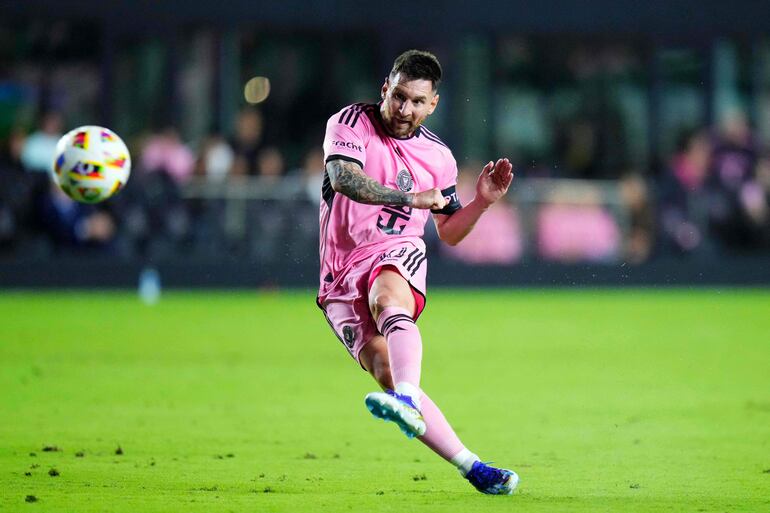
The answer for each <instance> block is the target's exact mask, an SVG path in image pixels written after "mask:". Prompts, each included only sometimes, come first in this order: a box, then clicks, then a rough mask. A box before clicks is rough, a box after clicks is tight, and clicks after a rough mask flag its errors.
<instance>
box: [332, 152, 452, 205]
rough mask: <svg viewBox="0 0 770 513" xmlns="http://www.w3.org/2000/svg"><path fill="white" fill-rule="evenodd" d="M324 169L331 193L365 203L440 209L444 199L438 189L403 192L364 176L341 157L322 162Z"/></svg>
mask: <svg viewBox="0 0 770 513" xmlns="http://www.w3.org/2000/svg"><path fill="white" fill-rule="evenodd" d="M326 172H327V173H329V181H330V182H331V185H332V189H334V191H335V192H339V193H340V194H344V195H345V196H347V197H348V198H350V199H352V200H353V201H357V202H358V203H365V204H367V205H398V206H407V207H412V208H424V209H428V208H429V209H433V210H440V209H442V208H444V205H445V204H446V200H445V199H444V196H443V195H442V194H441V191H439V190H438V189H431V190H428V191H423V192H418V193H411V192H403V191H399V190H396V189H391V188H390V187H385V186H384V185H382V184H381V183H379V182H378V181H376V180H373V179H372V178H370V177H368V176H366V174H365V173H364V170H363V169H361V166H359V165H358V164H356V163H355V162H349V161H347V160H343V159H335V160H330V161H329V162H327V163H326Z"/></svg>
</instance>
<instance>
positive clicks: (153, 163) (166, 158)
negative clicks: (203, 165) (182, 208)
mask: <svg viewBox="0 0 770 513" xmlns="http://www.w3.org/2000/svg"><path fill="white" fill-rule="evenodd" d="M140 162H141V166H142V169H144V170H145V171H146V172H149V173H158V172H160V173H165V174H167V175H168V176H170V177H171V178H173V179H174V181H175V182H176V183H177V184H182V183H185V182H187V181H188V180H189V179H190V177H191V176H192V174H193V171H194V168H195V157H194V155H193V152H192V151H191V150H190V149H189V148H188V147H187V146H185V145H184V143H183V142H182V140H181V138H180V137H179V133H178V132H177V131H176V129H174V128H172V127H167V128H166V129H165V130H163V132H160V133H158V134H154V135H151V136H150V137H149V138H148V139H147V140H146V141H145V143H144V147H143V149H142V155H141V159H140Z"/></svg>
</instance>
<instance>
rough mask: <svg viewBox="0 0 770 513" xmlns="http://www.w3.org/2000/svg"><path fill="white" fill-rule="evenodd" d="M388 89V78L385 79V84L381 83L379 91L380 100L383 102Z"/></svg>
mask: <svg viewBox="0 0 770 513" xmlns="http://www.w3.org/2000/svg"><path fill="white" fill-rule="evenodd" d="M389 88H390V77H385V82H383V83H382V88H381V89H380V98H382V99H383V100H384V99H385V95H386V94H388V89H389Z"/></svg>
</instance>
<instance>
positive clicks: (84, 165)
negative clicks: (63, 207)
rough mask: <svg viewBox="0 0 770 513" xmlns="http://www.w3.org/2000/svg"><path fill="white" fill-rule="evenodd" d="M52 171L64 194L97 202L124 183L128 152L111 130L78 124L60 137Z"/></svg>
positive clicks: (86, 201)
mask: <svg viewBox="0 0 770 513" xmlns="http://www.w3.org/2000/svg"><path fill="white" fill-rule="evenodd" d="M52 171H53V179H54V181H55V182H56V183H57V184H58V185H59V187H60V188H61V190H62V191H64V193H65V194H66V195H67V196H69V197H70V198H72V199H74V200H75V201H80V202H82V203H99V202H100V201H104V200H106V199H107V198H109V197H111V196H113V195H114V194H115V193H116V192H118V191H119V190H120V189H121V188H122V187H123V186H124V185H125V184H126V181H128V175H129V174H130V173H131V155H129V153H128V148H126V145H125V143H123V141H122V140H121V139H120V137H118V136H117V134H115V132H113V131H112V130H110V129H108V128H104V127H101V126H91V125H89V126H81V127H79V128H76V129H74V130H72V131H70V132H69V133H67V134H65V135H64V136H62V138H61V139H59V142H58V143H57V144H56V154H55V156H54V161H53V170H52Z"/></svg>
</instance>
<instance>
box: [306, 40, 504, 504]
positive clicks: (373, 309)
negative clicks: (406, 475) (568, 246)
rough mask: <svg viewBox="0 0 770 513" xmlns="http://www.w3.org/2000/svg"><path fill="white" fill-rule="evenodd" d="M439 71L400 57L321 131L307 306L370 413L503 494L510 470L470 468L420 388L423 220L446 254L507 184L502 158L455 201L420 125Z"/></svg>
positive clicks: (437, 146)
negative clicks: (351, 363)
mask: <svg viewBox="0 0 770 513" xmlns="http://www.w3.org/2000/svg"><path fill="white" fill-rule="evenodd" d="M440 81H441V65H440V64H439V62H438V59H436V57H435V56H434V55H433V54H431V53H428V52H423V51H417V50H409V51H407V52H404V53H403V54H401V55H400V56H399V57H398V58H397V59H396V61H395V62H394V64H393V69H392V70H391V71H390V74H389V75H388V77H387V78H386V79H385V83H384V84H383V85H382V90H381V96H382V101H381V102H379V103H377V104H364V103H357V104H354V105H350V106H349V107H346V108H344V109H342V110H341V111H340V112H338V113H336V114H334V115H333V116H332V117H331V118H329V121H328V123H327V125H326V137H325V139H324V157H325V161H326V172H325V174H324V180H323V185H322V190H321V196H322V202H321V207H320V210H321V212H320V225H321V226H320V231H321V237H320V256H321V280H320V281H321V284H320V290H319V292H318V298H317V302H318V306H319V307H321V309H322V310H323V311H324V314H325V316H326V319H327V321H328V322H329V325H330V326H331V328H332V330H334V333H335V334H336V335H337V337H338V338H339V339H340V341H341V342H342V343H343V344H344V345H345V347H346V348H347V350H348V352H349V353H350V354H351V356H352V357H353V358H355V359H356V360H357V361H358V362H359V363H360V365H361V366H362V367H363V368H364V369H365V370H367V371H368V372H369V373H371V375H372V376H373V377H374V379H375V380H376V381H377V382H378V383H379V385H380V386H381V387H382V388H383V390H385V391H384V392H373V393H371V394H369V395H367V396H366V399H365V404H366V406H367V408H368V409H369V411H370V412H371V413H372V414H373V415H374V416H375V417H378V418H380V419H384V420H386V421H391V422H394V423H395V424H397V425H398V427H399V428H400V429H401V431H403V433H404V434H405V435H406V436H407V437H409V438H412V437H418V438H419V439H420V441H422V442H423V443H424V444H425V445H427V446H428V447H430V448H431V449H432V450H433V451H434V452H436V453H437V454H438V455H440V456H441V457H443V458H444V459H446V460H447V461H450V462H451V463H452V464H454V465H455V466H456V467H457V469H458V470H459V471H460V473H461V474H462V475H463V476H464V477H465V478H466V479H468V481H470V482H471V484H473V486H475V487H476V488H477V489H478V490H479V491H481V492H484V493H489V494H511V493H513V491H514V489H515V488H516V486H517V484H518V481H519V477H518V476H517V475H516V473H515V472H512V471H510V470H506V469H498V468H495V467H491V466H489V465H486V464H484V463H483V462H481V460H480V459H479V457H478V456H476V454H474V453H473V452H471V451H470V450H468V449H467V448H466V447H465V446H464V445H463V444H462V442H461V441H460V439H459V438H458V437H457V435H456V434H455V432H454V431H453V430H452V428H451V426H450V425H449V423H448V422H447V420H446V419H445V418H444V415H443V414H442V413H441V410H439V408H438V407H437V406H436V405H435V404H434V403H433V401H431V399H430V397H428V395H427V394H426V393H425V391H423V390H422V389H421V388H420V368H421V362H422V339H421V336H420V330H419V329H418V327H417V326H416V324H415V321H416V320H417V318H418V317H419V316H420V314H421V313H422V311H423V308H425V292H426V287H425V277H426V267H427V262H426V259H427V255H426V251H425V243H424V242H423V240H422V235H423V231H424V228H425V223H426V221H427V220H428V216H429V214H432V215H433V220H434V222H435V223H436V227H437V229H438V234H439V237H440V238H441V240H442V241H444V242H446V243H448V244H452V245H454V244H457V243H458V242H460V241H461V240H462V239H463V238H464V237H465V236H466V235H467V234H468V233H469V232H470V231H471V229H473V225H474V224H475V223H476V221H477V220H478V219H479V217H480V216H481V215H482V214H483V213H484V211H485V210H486V209H487V208H489V206H490V205H491V204H492V203H494V202H495V201H497V200H499V199H500V198H501V197H502V196H503V195H504V194H505V193H506V192H507V191H508V187H509V186H510V184H511V180H512V179H513V174H512V170H511V164H510V162H509V161H508V159H500V160H498V161H497V162H489V163H488V164H487V165H486V166H484V168H483V169H482V170H481V174H480V175H479V178H478V182H477V184H476V196H475V198H474V199H473V200H472V201H471V202H470V203H468V204H467V205H465V206H462V205H461V204H460V201H459V200H458V198H457V193H456V192H455V185H456V181H457V163H456V162H455V159H454V157H453V156H452V152H451V151H450V150H449V148H448V147H447V146H446V145H445V144H444V143H443V142H442V141H441V139H439V138H438V137H437V136H436V134H434V133H433V132H431V131H430V130H428V129H427V128H425V127H424V126H423V125H422V123H423V121H425V119H426V118H427V117H428V116H430V115H431V114H432V113H433V111H434V110H435V109H436V106H437V105H438V101H439V95H438V93H437V88H438V85H439V82H440Z"/></svg>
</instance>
